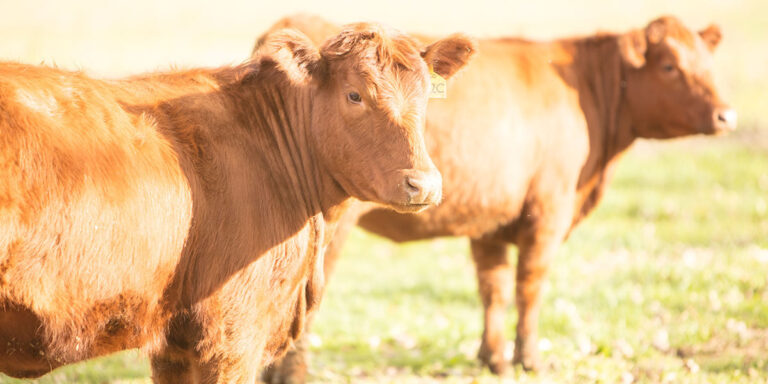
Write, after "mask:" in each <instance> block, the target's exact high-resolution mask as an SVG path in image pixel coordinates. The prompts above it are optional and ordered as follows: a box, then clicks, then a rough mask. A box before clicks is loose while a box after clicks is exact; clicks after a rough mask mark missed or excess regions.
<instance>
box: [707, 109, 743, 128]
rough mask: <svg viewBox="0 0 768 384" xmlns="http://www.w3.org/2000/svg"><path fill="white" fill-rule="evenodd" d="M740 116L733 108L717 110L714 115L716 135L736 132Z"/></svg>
mask: <svg viewBox="0 0 768 384" xmlns="http://www.w3.org/2000/svg"><path fill="white" fill-rule="evenodd" d="M737 120H738V114H737V113H736V110H735V109H733V108H716V109H715V111H714V112H713V113H712V121H713V128H714V131H715V132H714V133H725V132H730V131H734V130H736V123H737Z"/></svg>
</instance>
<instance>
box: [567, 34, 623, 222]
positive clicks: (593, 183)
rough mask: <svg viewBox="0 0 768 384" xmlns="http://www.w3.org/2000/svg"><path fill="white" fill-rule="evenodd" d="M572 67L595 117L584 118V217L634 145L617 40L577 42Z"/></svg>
mask: <svg viewBox="0 0 768 384" xmlns="http://www.w3.org/2000/svg"><path fill="white" fill-rule="evenodd" d="M575 45H576V54H575V58H574V66H575V68H576V72H577V76H578V77H579V78H580V79H582V82H581V83H580V85H579V88H580V89H579V93H580V97H587V98H590V99H591V100H590V104H591V105H593V106H595V107H596V109H597V115H595V117H593V118H591V119H590V117H589V116H587V125H588V131H589V136H590V137H589V141H590V151H589V155H588V158H587V161H586V163H585V165H584V167H583V168H582V171H581V175H580V176H579V187H578V188H579V191H580V192H581V193H583V194H584V196H582V198H583V201H582V207H581V210H582V213H581V214H580V215H577V216H576V220H578V219H580V218H581V217H582V216H583V215H586V214H587V213H588V212H589V211H590V210H591V209H592V208H593V207H594V206H595V205H596V204H597V203H598V201H599V199H600V198H601V196H602V193H603V191H604V189H605V186H606V184H607V183H608V182H609V181H610V176H611V174H612V171H613V166H614V165H615V163H616V160H618V158H619V156H620V155H621V154H622V153H623V152H624V151H625V150H626V149H628V148H629V147H630V146H631V145H632V143H633V142H634V139H635V136H634V134H633V132H632V126H631V122H630V120H629V115H628V110H627V108H626V105H625V104H626V101H625V84H626V81H625V73H624V66H623V63H622V59H621V56H620V53H619V47H618V36H616V35H600V36H596V37H590V38H586V39H582V40H578V41H577V42H576V44H575Z"/></svg>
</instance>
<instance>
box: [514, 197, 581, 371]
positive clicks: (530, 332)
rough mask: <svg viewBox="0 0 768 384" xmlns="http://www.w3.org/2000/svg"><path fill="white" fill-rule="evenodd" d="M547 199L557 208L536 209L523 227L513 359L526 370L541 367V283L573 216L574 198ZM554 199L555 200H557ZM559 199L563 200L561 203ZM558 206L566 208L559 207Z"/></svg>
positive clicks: (517, 276)
mask: <svg viewBox="0 0 768 384" xmlns="http://www.w3.org/2000/svg"><path fill="white" fill-rule="evenodd" d="M567 197H568V196H567V195H566V196H565V198H564V199H562V200H555V199H549V200H547V201H548V202H549V204H547V206H548V207H550V208H551V209H553V210H546V209H543V208H538V209H537V208H534V209H532V210H531V211H529V212H531V213H530V215H529V216H528V217H530V218H532V219H531V221H530V222H528V223H526V225H525V226H524V227H523V228H521V231H520V232H519V234H518V237H517V240H516V243H517V247H518V257H517V273H516V285H515V304H516V306H517V316H518V320H517V335H516V338H515V355H514V359H513V360H512V362H513V363H514V364H521V365H522V366H523V368H525V369H526V370H537V369H539V368H540V358H539V348H538V342H539V339H538V322H539V309H540V307H541V296H542V292H541V287H542V284H543V282H544V280H545V278H546V276H547V273H548V271H549V266H550V264H551V261H552V257H553V256H554V255H555V253H556V252H557V250H558V248H559V246H560V244H561V243H562V242H563V240H564V238H565V235H566V234H567V231H568V229H569V228H570V223H571V220H572V209H569V207H572V206H573V203H572V201H573V200H570V199H568V198H567ZM553 202H554V203H553ZM557 202H559V204H557ZM557 208H562V209H560V210H559V211H557V210H556V209H557Z"/></svg>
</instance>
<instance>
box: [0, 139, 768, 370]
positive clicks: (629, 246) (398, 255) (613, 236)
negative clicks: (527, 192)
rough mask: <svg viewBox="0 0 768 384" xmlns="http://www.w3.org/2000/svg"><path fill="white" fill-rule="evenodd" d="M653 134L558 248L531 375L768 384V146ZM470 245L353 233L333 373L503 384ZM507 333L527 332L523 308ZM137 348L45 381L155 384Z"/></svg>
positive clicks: (321, 330)
mask: <svg viewBox="0 0 768 384" xmlns="http://www.w3.org/2000/svg"><path fill="white" fill-rule="evenodd" d="M756 142H757V140H755V139H751V140H749V141H748V142H744V141H741V140H731V139H725V140H719V139H692V140H679V141H675V142H653V143H651V142H641V143H639V144H640V145H638V146H636V147H635V148H633V150H632V151H631V152H630V153H629V154H628V155H627V157H626V158H625V159H624V160H623V161H622V163H621V166H620V168H619V170H618V172H617V177H616V179H615V181H614V182H613V184H612V187H611V189H610V191H609V193H608V194H607V196H606V198H605V201H604V203H603V204H602V205H601V206H600V208H599V209H598V210H597V211H596V212H595V213H594V214H593V215H592V216H591V217H590V218H589V219H588V220H587V221H586V222H585V223H584V224H583V225H581V226H580V227H579V228H578V229H577V230H576V231H575V232H574V233H573V235H572V236H571V238H570V240H569V241H568V242H567V244H566V245H565V247H564V248H563V249H562V250H561V251H560V252H559V254H558V256H557V258H556V260H555V266H554V268H553V271H552V275H551V278H550V279H549V285H548V288H547V294H546V302H545V306H544V310H543V312H542V316H541V332H540V333H541V337H542V340H541V344H540V347H541V349H542V350H543V355H544V358H545V361H546V364H545V365H546V369H545V370H544V372H541V373H539V374H526V373H524V372H520V371H518V372H515V373H513V374H511V375H509V376H508V377H507V378H506V379H507V380H511V381H512V380H514V381H515V382H521V383H548V382H557V383H578V382H583V383H592V382H603V383H621V382H623V383H629V382H632V380H635V382H640V383H645V382H649V383H657V382H669V383H678V382H683V383H686V382H691V383H700V382H701V383H703V382H712V383H732V382H736V383H757V382H766V381H768V305H766V303H768V285H767V284H766V276H768V147H766V146H765V145H764V144H756ZM467 251H468V244H467V242H466V241H464V240H457V239H442V240H438V241H432V242H421V243H412V244H407V245H404V246H397V245H395V244H393V243H390V242H388V241H385V240H382V239H379V238H376V237H373V236H371V235H368V234H366V233H364V232H362V231H357V232H355V233H353V236H352V238H351V240H350V241H349V242H348V243H347V246H346V248H345V250H344V256H343V258H342V259H341V261H340V263H339V267H338V272H337V274H336V275H335V276H334V278H333V280H332V281H331V283H330V285H329V290H328V292H327V295H326V296H325V299H324V302H323V305H322V307H321V310H320V313H319V315H318V318H317V322H316V326H315V328H314V333H313V336H312V341H313V347H312V352H313V354H314V359H313V368H312V371H311V373H312V377H313V380H314V381H315V382H327V383H339V382H341V383H343V382H354V383H367V382H370V383H409V382H413V383H417V382H418V383H422V382H445V383H474V382H479V383H496V382H498V379H496V378H494V377H493V376H491V375H490V374H489V373H488V372H487V371H483V370H482V369H481V368H480V367H479V366H478V364H477V363H476V361H475V358H474V355H475V353H476V351H477V347H478V340H479V336H480V333H481V312H480V303H479V301H478V298H477V295H476V290H475V277H474V272H473V267H472V264H471V261H470V260H469V257H468V253H467ZM509 316H510V321H509V322H508V328H507V329H508V334H509V336H510V337H511V336H512V335H513V334H514V316H515V313H514V310H513V309H510V311H509ZM148 374H149V368H148V364H147V362H146V360H145V359H144V358H142V357H141V356H139V355H138V353H137V352H135V351H129V352H126V353H123V354H118V355H115V356H111V357H107V358H103V359H100V360H96V361H93V362H88V363H84V364H79V365H75V366H71V367H66V368H63V369H59V370H57V371H55V372H54V373H52V374H50V375H49V376H47V377H45V378H43V379H41V380H39V381H34V382H39V383H105V382H110V383H128V382H147V381H148V380H147V375H148ZM16 382H17V381H14V380H10V379H2V378H0V383H16Z"/></svg>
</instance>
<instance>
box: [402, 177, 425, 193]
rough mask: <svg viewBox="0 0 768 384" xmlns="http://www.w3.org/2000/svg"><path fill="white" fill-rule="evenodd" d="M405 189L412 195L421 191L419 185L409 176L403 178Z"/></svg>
mask: <svg viewBox="0 0 768 384" xmlns="http://www.w3.org/2000/svg"><path fill="white" fill-rule="evenodd" d="M405 187H406V189H408V192H410V193H411V194H414V195H415V194H417V193H419V191H421V183H419V181H418V180H417V179H414V178H412V177H410V176H409V177H406V178H405Z"/></svg>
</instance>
